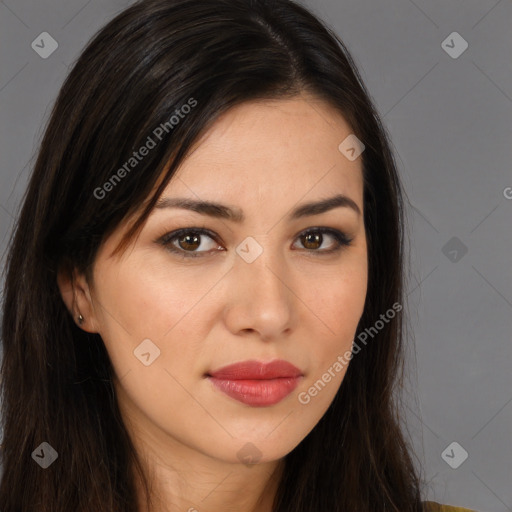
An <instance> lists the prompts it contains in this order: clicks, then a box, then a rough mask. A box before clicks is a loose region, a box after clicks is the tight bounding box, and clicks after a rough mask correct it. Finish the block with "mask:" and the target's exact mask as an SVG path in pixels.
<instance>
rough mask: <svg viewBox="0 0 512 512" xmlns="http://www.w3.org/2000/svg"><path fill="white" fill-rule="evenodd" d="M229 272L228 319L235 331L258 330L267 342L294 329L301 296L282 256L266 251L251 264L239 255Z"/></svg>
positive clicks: (237, 332) (284, 335) (227, 322)
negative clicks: (297, 294)
mask: <svg viewBox="0 0 512 512" xmlns="http://www.w3.org/2000/svg"><path fill="white" fill-rule="evenodd" d="M228 275H229V278H228V279H229V284H228V294H229V298H228V305H227V307H226V309H225V322H226V324H227V327H228V328H229V330H230V331H231V332H233V333H234V334H237V335H239V334H241V333H243V332H246V333H247V332H251V333H252V332H255V333H257V334H258V335H259V337H260V338H261V339H262V340H264V341H272V340H277V339H280V338H281V339H282V338H283V337H286V336H288V335H289V334H290V333H291V332H292V331H293V328H294V325H295V322H296V317H297V302H299V299H298V298H297V296H296V295H295V294H294V292H293V288H294V286H293V276H292V273H291V272H290V271H289V269H287V268H286V265H285V263H284V262H283V261H282V258H279V257H278V256H277V255H276V256H272V257H271V256H270V250H264V251H263V253H262V254H261V255H260V256H258V257H257V258H256V259H255V260H254V261H252V262H251V263H248V262H247V261H246V260H244V259H243V258H242V257H240V256H237V257H236V259H235V263H234V266H233V268H232V270H231V272H230V273H229V274H228Z"/></svg>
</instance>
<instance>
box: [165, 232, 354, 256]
mask: <svg viewBox="0 0 512 512" xmlns="http://www.w3.org/2000/svg"><path fill="white" fill-rule="evenodd" d="M186 234H195V235H206V236H208V237H209V238H211V239H212V240H214V241H215V242H216V243H219V242H218V240H217V239H216V236H215V234H214V233H212V232H211V231H209V230H207V229H203V228H183V229H178V230H176V231H172V232H169V233H166V234H165V235H164V236H162V237H160V238H159V239H158V240H156V242H157V243H159V244H161V245H163V246H164V247H165V248H166V249H167V250H168V251H170V252H172V253H175V254H179V255H182V256H183V258H198V257H203V256H204V255H205V254H208V253H210V251H199V252H197V251H185V250H184V249H179V248H178V247H176V246H175V245H174V244H172V241H173V240H175V239H178V238H179V237H181V236H183V235H186ZM308 234H327V235H331V236H332V237H333V238H334V239H335V241H336V243H337V244H338V246H337V247H335V248H334V249H329V250H318V249H316V250H315V249H304V250H305V251H307V252H310V253H319V254H314V256H320V255H328V254H333V253H335V252H339V251H341V250H342V249H343V248H344V247H348V246H350V245H351V243H352V241H353V238H349V237H348V236H347V235H346V234H345V233H343V232H342V231H338V230H336V229H331V228H320V227H316V228H310V229H307V230H305V231H302V232H301V233H299V234H298V235H297V238H301V237H303V236H305V235H308ZM322 243H323V240H322ZM219 245H220V244H219Z"/></svg>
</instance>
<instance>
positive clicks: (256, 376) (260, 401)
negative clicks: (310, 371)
mask: <svg viewBox="0 0 512 512" xmlns="http://www.w3.org/2000/svg"><path fill="white" fill-rule="evenodd" d="M206 377H207V378H208V380H209V381H210V382H211V383H212V384H213V386H214V387H215V388H216V389H218V390H220V391H222V392H223V393H224V394H226V395H227V396H229V397H231V398H233V399H235V400H237V401H238V402H241V403H243V404H246V405H249V406H252V407H267V406H270V405H274V404H277V403H279V402H280V401H281V400H283V399H284V398H286V397H287V396H288V395H289V394H290V393H291V392H292V391H293V390H294V389H295V388H296V387H297V386H298V384H299V382H300V381H301V379H302V378H303V377H304V375H303V374H302V372H301V371H300V370H299V369H298V368H297V367H296V366H294V365H292V364H291V363H289V362H288V361H284V360H282V359H278V360H275V361H270V362H268V363H262V362H259V361H254V360H250V361H242V362H240V363H235V364H232V365H229V366H224V367H222V368H220V369H218V370H215V371H212V372H210V373H208V374H206Z"/></svg>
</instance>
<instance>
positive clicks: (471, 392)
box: [0, 0, 512, 512]
mask: <svg viewBox="0 0 512 512" xmlns="http://www.w3.org/2000/svg"><path fill="white" fill-rule="evenodd" d="M130 3H131V2H126V1H121V0H108V1H100V0H89V1H87V0H67V1H64V0H44V1H41V0H37V1H36V0H3V1H0V48H1V66H0V69H1V74H0V107H1V112H2V121H3V122H2V123H1V130H2V132H1V136H0V165H1V173H0V251H1V252H2V254H3V253H4V251H5V246H6V242H7V238H8V235H9V232H10V230H11V228H12V225H13V221H14V218H15V216H16V212H17V208H18V206H19V203H20V199H21V196H22V194H23V192H24V190H25V187H26V183H27V178H28V176H29V173H30V170H31V166H32V164H33V157H34V154H35V151H36V149H37V144H38V142H39V140H40V137H41V135H42V132H43V128H44V123H45V121H46V120H47V117H48V115H49V111H50V107H51V105H52V103H53V101H54V99H55V97H56V94H57V92H58V90H59V87H60V85H61V84H62V81H63V80H64V77H65V75H66V73H67V71H68V66H69V65H70V64H71V63H72V62H73V60H74V59H75V58H76V57H77V55H78V52H79V51H80V50H81V49H82V48H83V46H84V45H85V44H86V42H87V41H88V39H89V38H90V37H91V36H92V34H93V33H94V32H95V31H96V30H97V29H99V28H100V27H101V26H103V25H104V24H105V22H107V21H108V20H109V19H111V18H112V16H113V15H114V14H115V13H117V12H118V11H120V10H121V9H123V8H124V7H125V6H127V5H128V4H130ZM306 4H307V5H308V6H309V7H310V8H311V9H312V10H313V11H314V12H316V13H317V14H318V15H319V16H320V17H321V18H322V19H324V20H328V23H329V24H330V26H331V27H333V28H334V29H335V31H336V32H337V33H338V34H339V35H340V37H341V38H342V39H343V40H344V42H345V43H346V44H347V46H348V48H349V50H350V51H351V52H352V54H353V56H354V57H355V59H356V62H357V64H358V66H359V68H360V71H361V73H362V75H363V79H364V80H365V83H366V85H367V86H368V88H369V90H370V92H371V94H372V96H373V99H374V101H375V104H376V106H377V108H378V110H379V112H380V113H381V115H382V117H383V119H384V123H385V125H386V126H387V128H388V130H389V132H390V135H391V137H392V140H393V144H394V146H395V150H396V156H397V161H398V164H399V167H400V171H401V175H402V178H403V182H404V186H405V189H406V192H407V197H408V218H409V225H408V231H409V236H410V240H411V242H410V244H411V259H410V266H411V271H410V275H409V278H408V286H407V294H408V296H407V297H408V304H407V307H408V311H409V317H410V332H409V342H410V346H411V350H410V354H409V355H410V358H411V362H412V363H413V366H411V369H412V371H411V377H410V379H409V388H410V390H411V391H410V392H409V394H408V395H407V396H408V400H407V403H408V406H407V414H408V422H409V429H410V432H411V436H412V440H413V445H414V447H415V449H416V452H417V454H418V458H419V460H420V461H421V462H422V463H423V464H424V468H425V476H426V479H427V480H428V482H429V485H428V495H427V497H428V498H429V499H432V500H436V501H439V502H443V503H449V504H454V505H459V506H466V507H469V508H474V509H476V510H479V511H481V512H504V511H511V510H512V372H511V371H510V363H511V361H512V344H511V335H510V333H511V327H512V324H511V318H512V316H511V313H512V272H511V268H512V236H511V235H512V233H511V220H512V199H508V198H507V195H508V197H509V198H512V189H508V188H507V187H512V172H511V161H512V159H511V156H512V144H511V142H512V138H511V132H512V59H511V55H512V36H511V29H512V2H511V1H510V0H500V1H496V0H483V1H482V0H480V1H477V0H453V1H440V0H431V1H426V0H415V1H412V0H379V1H376V0H375V1H370V0H342V1H341V0H314V1H313V0H309V1H308V2H306ZM45 31H46V32H49V33H50V34H51V35H52V37H53V38H55V40H57V42H58V44H59V46H58V48H57V50H56V51H55V52H54V53H53V54H52V55H51V56H50V57H48V58H47V59H43V58H41V57H40V56H39V55H38V54H37V53H36V52H35V51H34V50H33V49H32V48H31V43H32V41H34V40H35V39H36V38H37V36H39V34H41V33H42V32H45ZM454 31H456V32H458V33H459V34H460V35H461V36H462V37H463V38H464V39H465V40H466V41H467V43H468V45H469V46H468V48H467V50H466V51H465V52H464V53H462V54H461V55H460V56H459V57H458V58H452V57H451V56H450V55H448V53H447V52H446V51H445V50H444V49H443V47H442V45H441V44H442V42H443V41H444V40H445V39H446V38H447V37H448V36H449V35H450V34H451V33H452V32H454ZM446 44H448V45H450V46H453V47H454V48H453V50H458V49H459V48H460V44H459V42H457V41H456V40H453V42H452V41H450V39H448V42H447V43H446ZM383 236H385V234H383ZM454 237H456V238H455V240H452V241H451V242H450V240H451V239H452V238H454ZM446 244H448V245H446ZM466 249H467V252H465V253H464V251H465V250H466ZM453 250H455V251H456V252H451V253H450V251H453ZM2 264H3V260H2ZM414 364H416V366H417V376H416V373H415V371H414ZM454 441H455V442H457V443H458V444H459V445H460V446H461V447H462V448H463V449H464V450H465V451H466V452H467V453H468V458H467V459H466V460H465V461H464V462H463V463H462V464H460V466H459V467H457V468H456V469H453V468H452V467H450V466H449V465H448V464H447V462H445V459H446V460H450V461H452V464H453V463H454V462H457V461H459V462H460V457H461V453H463V452H462V451H461V448H459V447H458V446H456V447H455V448H454V449H453V451H451V448H450V449H449V450H448V451H447V453H448V457H447V456H446V455H445V457H444V459H443V456H442V453H443V452H444V450H445V448H447V447H448V446H449V445H450V444H451V443H452V442H454Z"/></svg>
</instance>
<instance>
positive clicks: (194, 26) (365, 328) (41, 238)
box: [0, 0, 462, 512]
mask: <svg viewBox="0 0 512 512" xmlns="http://www.w3.org/2000/svg"><path fill="white" fill-rule="evenodd" d="M401 194H402V192H401V185H400V182H399V180H398V176H397V171H396V168H395V163H394V160H393V156H392V154H391V152H390V148H389V143H388V141H387V138H386V135H385V131H384V129H383V127H382V126H381V123H380V121H379V118H378V116H377V114H376V112H375V110H374V108H373V106H372V103H371V101H370V99H369V96H368V93H367V92H366V90H365V87H364V85H363V84H362V81H361V78H360V76H359V74H358V73H357V70H356V68H355V66H354V63H353V61H352V60H351V58H350V56H349V54H348V52H347V50H346V49H345V47H344V45H343V43H342V42H341V41H340V40H339V39H337V37H336V36H335V35H334V34H333V33H332V32H331V31H330V30H328V29H327V28H325V26H324V25H322V24H321V22H320V21H318V20H317V19H316V18H315V17H314V16H313V15H312V14H310V13H309V12H308V11H307V10H306V9H304V8H303V7H301V6H299V5H297V4H295V3H293V2H291V1H289V0H280V1H273V2H272V1H270V0H268V1H264V0H260V1H253V2H248V1H244V0H147V1H141V2H138V3H136V4H134V5H132V6H131V7H129V8H128V9H126V10H125V11H124V12H122V13H121V14H119V15H118V16H117V17H116V18H115V19H114V20H113V21H111V22H110V23H109V24H108V25H107V26H106V27H105V28H104V29H103V30H101V31H100V32H99V33H98V35H97V36H96V37H95V38H94V39H93V40H92V41H91V42H90V44H89V45H88V46H87V48H86V49H85V50H84V52H83V54H82V55H81V57H80V58H79V59H78V61H77V62H76V64H75V66H74V68H73V70H72V71H71V73H70V75H69V77H68V78H67V80H66V82H65V83H64V85H63V87H62V90H61V92H60V94H59V97H58V99H57V102H56V104H55V107H54V110H53V112H52V115H51V118H50V120H49V123H48V126H47V129H46V132H45V137H44V139H43V142H42V145H41V149H40V152H39V155H38V160H37V162H36V165H35V169H34V172H33V175H32V178H31V181H30V184H29V187H28V190H27V194H26V197H25V198H24V203H23V208H22V210H21V215H20V218H19V222H18V224H17V227H16V230H15V235H14V237H13V240H12V244H11V247H10V251H9V257H8V262H7V269H6V285H5V305H4V315H3V343H4V345H3V350H4V360H3V367H2V374H3V381H2V392H3V404H2V405H3V423H4V443H3V454H2V455H3V457H2V459H3V467H4V468H5V471H4V474H3V478H2V482H1V485H0V510H2V511H3V512H14V511H16V512H26V511H27V512H28V511H34V510H37V511H40V512H49V511H52V512H64V511H65V512H68V511H70V510H73V511H77V512H82V511H83V512H85V511H91V510H94V511H95V512H103V511H104V512H107V511H108V512H112V511H119V512H121V511H123V512H128V511H144V512H150V511H151V512H163V511H175V510H184V511H185V510H188V511H189V512H193V511H199V512H212V511H219V510H231V511H237V512H270V511H273V512H277V511H278V512H299V511H301V512H306V511H307V512H312V511H315V512H316V511H318V510H329V511H332V512H334V511H340V512H341V511H384V510H385V511H388V512H390V511H396V512H405V511H411V512H412V511H421V510H431V511H433V510H444V511H455V510H459V509H456V508H452V507H441V508H436V507H437V505H436V504H435V503H432V502H428V503H427V502H424V501H422V492H423V490H422V481H421V478H420V476H419V472H418V470H417V469H416V468H415V466H414V463H413V456H412V452H411V451H410V448H409V446H408V443H407V442H406V440H405V437H404V436H403V434H402V432H401V429H400V410H399V408H398V406H397V403H398V400H397V395H396V394H395V391H399V384H400V372H401V369H402V362H403V348H404V347H403V340H402V323H403V320H402V315H401V310H402V298H403V283H402V272H403V269H402V265H403V222H404V220H403V211H402V195H401ZM397 385H398V386H397ZM460 510H462V509H460Z"/></svg>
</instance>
